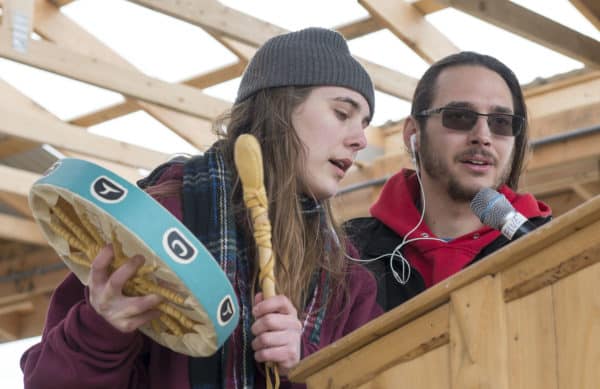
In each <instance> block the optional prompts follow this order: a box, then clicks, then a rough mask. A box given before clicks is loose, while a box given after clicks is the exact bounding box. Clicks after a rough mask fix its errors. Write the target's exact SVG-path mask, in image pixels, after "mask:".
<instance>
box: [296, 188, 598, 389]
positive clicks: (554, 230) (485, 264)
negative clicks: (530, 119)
mask: <svg viewBox="0 0 600 389" xmlns="http://www.w3.org/2000/svg"><path fill="white" fill-rule="evenodd" d="M597 220H600V197H595V198H593V199H591V200H589V201H587V202H586V203H584V204H583V205H582V206H580V207H578V208H576V209H573V210H571V211H570V212H567V213H566V214H564V215H562V216H561V217H560V218H556V219H555V220H553V221H552V222H551V223H548V224H546V225H544V226H542V227H540V228H538V229H536V230H535V231H533V232H531V233H529V234H528V235H527V237H526V238H524V239H519V240H517V241H515V242H512V243H511V244H510V245H507V246H505V247H503V248H502V249H500V250H498V251H497V252H495V253H494V254H492V255H490V256H488V257H486V259H485V261H479V262H477V263H476V264H474V265H473V266H470V267H468V268H467V269H465V270H463V271H461V272H459V273H456V274H455V275H453V276H452V277H450V278H448V279H446V280H444V281H443V282H440V283H439V284H437V285H434V286H433V287H431V288H430V289H428V290H426V291H424V292H423V293H421V294H419V295H418V296H416V297H414V298H412V299H410V300H408V301H406V302H405V303H403V304H401V305H399V306H398V307H396V308H394V309H393V310H391V311H389V312H386V313H385V314H383V315H382V316H380V317H379V318H378V319H377V320H374V321H371V322H369V323H367V324H365V325H364V326H362V327H361V328H359V329H357V330H356V331H354V332H353V333H351V334H349V335H347V336H345V337H344V338H342V339H339V340H337V341H336V342H335V343H334V344H333V345H332V346H330V347H328V348H327V349H325V350H323V351H321V352H318V353H315V354H313V355H310V356H309V357H307V358H306V359H304V360H303V361H302V362H301V363H300V364H299V365H298V366H297V367H296V368H295V369H293V371H292V372H291V375H290V376H291V377H292V378H293V379H294V378H297V377H298V378H300V377H308V376H310V375H312V374H314V373H315V372H316V371H318V370H320V369H321V368H322V367H323V366H329V365H332V364H334V363H335V362H336V361H338V360H340V359H343V358H345V357H346V356H347V355H349V354H350V353H352V352H354V351H356V350H358V349H360V348H361V347H364V346H365V345H367V344H369V343H372V342H373V341H375V340H377V339H379V338H381V337H383V336H384V335H385V334H388V333H390V332H392V331H394V330H396V329H397V328H400V327H401V326H403V325H404V324H406V323H408V322H410V321H411V320H414V319H415V318H417V317H419V316H421V315H422V314H424V313H426V312H429V311H431V310H432V309H434V308H436V307H439V306H441V305H443V304H445V303H446V302H448V301H449V296H450V293H452V292H453V291H456V290H459V289H460V288H462V287H464V286H466V285H469V284H471V283H472V282H474V281H476V280H479V279H480V278H482V277H484V276H486V275H494V274H496V273H498V272H501V271H503V270H505V269H508V268H510V267H511V266H513V265H514V264H516V263H518V262H520V261H522V260H523V259H524V258H527V257H529V256H531V255H533V254H535V253H536V252H539V251H540V250H542V249H543V248H545V247H547V246H549V245H550V243H556V242H558V241H560V240H561V239H564V238H565V237H566V236H568V235H570V234H575V233H576V232H577V231H579V230H581V229H583V228H584V227H586V226H588V225H590V224H592V223H594V222H596V221H597Z"/></svg>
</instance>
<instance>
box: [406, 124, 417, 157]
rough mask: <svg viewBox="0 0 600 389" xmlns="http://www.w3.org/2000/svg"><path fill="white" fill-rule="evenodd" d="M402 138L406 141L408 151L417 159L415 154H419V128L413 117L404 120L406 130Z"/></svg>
mask: <svg viewBox="0 0 600 389" xmlns="http://www.w3.org/2000/svg"><path fill="white" fill-rule="evenodd" d="M402 137H403V139H404V145H405V146H406V149H407V150H408V152H409V153H410V154H411V155H412V157H413V158H415V156H416V155H415V154H416V153H418V152H419V129H418V127H417V121H416V120H415V119H414V118H413V117H412V116H409V117H407V118H406V119H404V130H403V133H402ZM413 145H414V147H413ZM413 149H414V150H413Z"/></svg>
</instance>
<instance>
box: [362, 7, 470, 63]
mask: <svg viewBox="0 0 600 389" xmlns="http://www.w3.org/2000/svg"><path fill="white" fill-rule="evenodd" d="M359 3H360V4H361V5H362V6H363V7H365V8H366V9H367V10H368V11H369V13H371V15H373V17H374V18H375V19H377V21H378V22H379V23H381V24H382V25H384V26H386V27H387V28H388V29H389V30H390V31H391V32H392V33H393V34H394V35H396V36H397V37H398V38H399V39H400V40H402V42H404V43H405V44H406V45H407V46H408V47H410V48H411V49H413V51H415V53H417V54H418V55H419V56H420V57H421V58H423V59H424V60H425V61H427V62H428V63H433V62H435V61H437V60H439V59H441V58H443V57H446V56H448V55H450V54H454V53H457V52H458V51H460V50H459V48H458V47H457V46H455V45H454V44H453V43H452V42H451V41H450V40H449V39H448V38H447V37H446V36H445V35H444V34H442V33H441V32H440V31H439V30H438V29H437V28H435V27H434V26H433V24H431V23H429V22H428V21H427V20H426V19H425V15H424V14H423V13H422V12H420V11H419V10H418V9H417V8H415V7H413V6H412V5H410V4H406V3H405V2H403V1H390V0H359Z"/></svg>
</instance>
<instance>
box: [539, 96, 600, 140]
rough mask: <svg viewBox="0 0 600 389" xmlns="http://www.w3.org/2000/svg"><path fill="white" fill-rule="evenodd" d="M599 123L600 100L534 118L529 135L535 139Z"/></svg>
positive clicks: (590, 126)
mask: <svg viewBox="0 0 600 389" xmlns="http://www.w3.org/2000/svg"><path fill="white" fill-rule="evenodd" d="M599 123H600V102H597V103H593V104H586V105H582V106H580V107H577V108H572V109H569V110H567V111H561V112H557V113H552V114H550V115H547V116H542V117H536V118H533V119H532V120H530V121H529V130H530V131H529V136H530V139H532V140H535V139H539V138H544V137H547V136H551V135H557V134H561V133H565V132H568V131H574V130H579V129H582V128H592V127H595V126H598V124H599Z"/></svg>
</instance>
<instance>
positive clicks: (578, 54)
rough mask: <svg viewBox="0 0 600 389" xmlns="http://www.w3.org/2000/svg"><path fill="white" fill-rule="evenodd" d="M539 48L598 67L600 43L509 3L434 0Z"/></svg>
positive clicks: (484, 0) (488, 0) (507, 0)
mask: <svg viewBox="0 0 600 389" xmlns="http://www.w3.org/2000/svg"><path fill="white" fill-rule="evenodd" d="M438 1H440V2H441V3H443V4H445V5H448V6H451V7H454V8H456V9H458V10H460V11H463V12H466V13H468V14H470V15H473V16H475V17H477V18H479V19H482V20H485V21H487V22H489V23H491V24H494V25H496V26H498V27H501V28H504V29H506V30H508V31H510V32H513V33H515V34H517V35H520V36H522V37H524V38H526V39H529V40H531V41H533V42H537V43H539V44H540V45H542V46H545V47H548V48H550V49H552V50H554V51H557V52H559V53H562V54H564V55H566V56H568V57H571V58H575V59H577V60H579V61H581V62H583V63H585V64H587V65H589V66H592V67H600V42H598V41H596V40H594V39H592V38H590V37H588V36H586V35H583V34H581V33H579V32H577V31H575V30H572V29H570V28H568V27H565V26H563V25H562V24H560V23H557V22H554V21H552V20H551V19H548V18H546V17H544V16H542V15H540V14H538V13H535V12H533V11H530V10H528V9H527V8H524V7H521V6H520V5H517V4H515V3H513V2H511V1H509V0H438Z"/></svg>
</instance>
